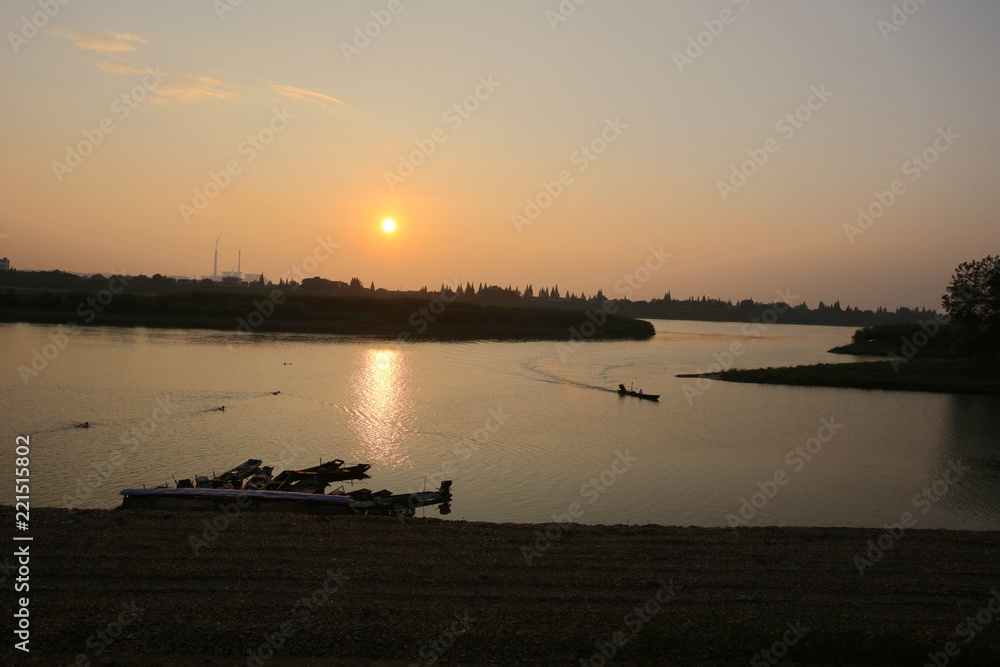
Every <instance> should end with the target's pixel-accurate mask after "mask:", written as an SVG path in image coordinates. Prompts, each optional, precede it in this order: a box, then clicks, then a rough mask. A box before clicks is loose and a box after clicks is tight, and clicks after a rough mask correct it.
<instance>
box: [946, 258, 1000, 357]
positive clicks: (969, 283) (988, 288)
mask: <svg viewBox="0 0 1000 667" xmlns="http://www.w3.org/2000/svg"><path fill="white" fill-rule="evenodd" d="M941 305H942V306H944V309H945V311H946V312H947V313H948V316H949V317H950V319H951V324H952V327H953V329H954V332H955V341H956V343H957V344H958V346H959V349H960V350H961V351H962V352H964V353H965V355H966V358H968V359H972V355H973V354H974V353H975V352H976V350H977V349H979V348H980V347H981V346H985V347H986V348H987V349H989V351H990V357H992V356H993V352H994V351H995V350H996V349H997V347H998V344H1000V256H997V257H994V256H993V255H988V256H987V257H984V258H983V259H980V260H975V261H972V262H962V263H961V264H959V265H958V266H957V267H956V268H955V273H954V274H953V275H952V277H951V283H950V284H949V285H948V289H947V293H946V294H945V295H944V296H942V297H941Z"/></svg>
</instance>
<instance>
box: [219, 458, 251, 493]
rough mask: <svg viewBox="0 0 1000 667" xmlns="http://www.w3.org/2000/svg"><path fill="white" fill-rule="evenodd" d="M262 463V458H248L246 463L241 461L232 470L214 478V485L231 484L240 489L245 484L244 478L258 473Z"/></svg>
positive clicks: (224, 485) (220, 486)
mask: <svg viewBox="0 0 1000 667" xmlns="http://www.w3.org/2000/svg"><path fill="white" fill-rule="evenodd" d="M260 464H261V460H260V459H248V460H247V461H246V462H245V463H241V464H240V465H238V466H236V467H235V468H233V469H232V470H229V471H227V472H224V473H222V474H221V475H219V476H218V477H215V478H213V479H212V486H213V487H214V488H216V489H218V488H222V487H226V486H230V485H231V486H232V488H234V489H238V488H240V487H241V486H243V480H244V479H246V478H247V477H250V476H252V475H256V474H257V472H258V471H260Z"/></svg>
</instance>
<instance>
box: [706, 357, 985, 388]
mask: <svg viewBox="0 0 1000 667" xmlns="http://www.w3.org/2000/svg"><path fill="white" fill-rule="evenodd" d="M712 377H713V379H719V380H723V381H726V382H748V383H755V384H781V385H792V386H806V387H845V388H853V389H883V390H892V391H926V392H939V393H950V394H989V395H1000V360H989V359H976V360H972V361H968V360H966V359H924V358H920V357H917V358H914V359H910V360H907V359H905V358H904V357H896V358H894V359H891V360H887V361H859V362H853V363H844V364H813V365H811V366H790V367H778V368H775V367H768V368H754V369H746V370H735V369H734V370H726V371H722V372H721V373H717V374H714V375H713V376H712Z"/></svg>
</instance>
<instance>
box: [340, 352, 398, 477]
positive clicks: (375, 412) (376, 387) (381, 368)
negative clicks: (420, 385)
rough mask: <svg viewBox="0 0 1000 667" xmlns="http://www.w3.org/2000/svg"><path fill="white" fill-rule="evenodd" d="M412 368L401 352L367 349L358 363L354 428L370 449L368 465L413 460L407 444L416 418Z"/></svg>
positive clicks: (393, 464)
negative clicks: (410, 375) (412, 397)
mask: <svg viewBox="0 0 1000 667" xmlns="http://www.w3.org/2000/svg"><path fill="white" fill-rule="evenodd" d="M408 366H409V365H408V361H407V353H405V352H403V351H401V350H379V349H366V350H362V351H361V352H359V353H358V356H357V359H356V361H355V365H354V373H353V374H352V376H351V388H352V390H353V394H354V411H353V417H352V418H351V427H352V428H353V429H354V431H355V433H357V436H358V441H359V442H360V443H361V444H362V445H363V446H364V448H365V449H366V450H367V452H366V455H367V460H366V462H369V463H372V464H373V465H376V466H379V467H394V468H395V467H399V466H401V465H403V464H405V463H406V462H407V460H408V458H409V457H408V456H407V454H406V449H405V447H404V444H403V441H404V440H405V439H406V437H407V435H408V433H409V432H410V427H409V426H408V423H409V422H411V421H412V419H413V403H412V401H411V399H410V395H411V392H412V388H411V387H410V381H409V368H408Z"/></svg>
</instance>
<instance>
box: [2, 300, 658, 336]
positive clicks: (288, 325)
mask: <svg viewBox="0 0 1000 667" xmlns="http://www.w3.org/2000/svg"><path fill="white" fill-rule="evenodd" d="M269 294H270V296H262V295H259V294H248V293H239V292H193V293H189V294H160V295H134V294H121V295H119V296H116V297H113V298H110V299H109V300H107V301H106V302H104V304H103V305H102V303H99V302H97V301H95V300H94V298H93V296H92V295H90V296H88V295H87V294H84V293H73V292H37V293H24V292H21V293H16V294H8V295H6V300H4V301H3V302H2V303H0V322H29V323H33V324H54V325H58V324H63V325H67V326H74V325H75V326H86V325H95V326H121V327H138V326H141V327H161V328H183V329H217V330H223V331H231V332H233V334H234V335H235V334H237V333H244V334H253V333H276V332H292V333H317V334H334V335H343V336H364V337H374V338H384V339H393V340H448V341H454V340H557V341H558V340H561V341H570V340H573V339H576V340H646V339H649V338H652V337H653V336H654V335H656V330H655V328H654V327H653V325H652V324H651V323H649V322H645V321H642V320H636V319H632V318H629V317H623V316H621V315H617V314H615V312H614V302H606V304H608V306H607V308H606V309H605V308H602V307H601V306H600V305H597V306H595V307H594V308H593V309H591V310H589V311H583V310H570V309H564V308H522V307H514V306H495V305H478V304H471V303H462V302H458V301H454V302H452V301H447V302H446V301H445V300H443V299H441V298H436V299H418V298H399V299H388V298H380V297H364V296H345V297H333V296H318V295H307V294H289V295H286V294H284V293H283V292H281V290H273V291H272V292H271V293H269ZM88 299H89V301H88ZM606 311H607V312H606ZM574 332H576V333H575V334H574Z"/></svg>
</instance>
